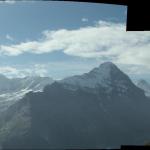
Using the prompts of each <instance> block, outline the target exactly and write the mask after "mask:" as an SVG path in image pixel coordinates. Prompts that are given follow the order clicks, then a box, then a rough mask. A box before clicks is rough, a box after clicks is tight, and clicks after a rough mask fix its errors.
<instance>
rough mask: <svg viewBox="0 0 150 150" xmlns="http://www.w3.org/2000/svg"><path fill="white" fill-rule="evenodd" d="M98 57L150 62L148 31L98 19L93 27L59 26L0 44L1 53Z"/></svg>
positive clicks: (130, 62)
mask: <svg viewBox="0 0 150 150" xmlns="http://www.w3.org/2000/svg"><path fill="white" fill-rule="evenodd" d="M53 51H63V52H64V53H65V54H67V55H71V56H78V57H83V58H100V59H106V60H110V61H113V62H116V63H122V64H135V65H141V64H142V65H146V66H147V65H149V63H150V32H126V27H125V25H124V24H121V23H112V22H105V21H99V22H98V23H97V24H96V25H94V26H87V27H83V28H79V29H76V30H67V29H60V30H54V31H49V30H47V31H44V32H42V37H41V39H38V40H36V41H28V42H21V43H19V44H16V45H0V55H9V56H16V55H20V54H22V53H35V54H41V53H50V52H53Z"/></svg>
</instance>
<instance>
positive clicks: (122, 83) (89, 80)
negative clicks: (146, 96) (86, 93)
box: [60, 62, 137, 93]
mask: <svg viewBox="0 0 150 150" xmlns="http://www.w3.org/2000/svg"><path fill="white" fill-rule="evenodd" d="M60 82H61V83H63V84H65V86H66V87H67V88H70V89H77V88H82V89H86V88H89V89H94V90H95V88H98V89H101V90H105V91H106V92H107V93H108V92H109V91H110V92H112V91H113V89H115V90H117V91H119V92H128V91H132V89H137V87H136V86H135V85H134V84H133V83H132V81H131V80H130V78H129V77H128V76H127V75H126V74H124V73H123V72H122V71H121V70H120V69H119V68H118V67H117V66H116V65H115V64H113V63H112V62H106V63H103V64H101V65H100V66H99V67H97V68H94V69H92V70H91V71H90V72H88V73H84V74H83V75H76V76H72V77H69V78H65V79H64V80H62V81H60Z"/></svg>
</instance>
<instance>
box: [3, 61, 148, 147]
mask: <svg viewBox="0 0 150 150" xmlns="http://www.w3.org/2000/svg"><path fill="white" fill-rule="evenodd" d="M149 108H150V99H149V98H148V97H147V96H145V92H144V90H142V89H141V88H139V87H138V86H136V85H135V84H134V83H133V82H132V81H131V79H130V78H129V77H128V76H127V75H126V74H125V73H123V72H122V71H121V70H120V69H119V68H118V67H117V66H116V65H115V64H113V63H111V62H106V63H103V64H101V65H100V66H99V67H97V68H94V69H93V70H91V71H90V72H88V73H85V74H83V75H77V76H72V77H68V78H65V79H63V80H60V81H55V82H53V83H51V84H50V85H46V86H45V87H44V89H43V91H40V92H33V91H30V92H28V93H27V94H26V95H25V96H24V97H23V98H22V99H20V100H19V101H17V102H15V103H14V104H13V105H11V106H10V107H9V108H8V109H7V110H5V111H4V112H3V114H0V146H1V149H9V148H14V149H21V148H30V149H34V148H35V149H37V148H41V149H42V148H43V149H45V148H49V149H53V148H54V149H56V148H57V149H72V148H74V149H76V148H78V149H79V148H84V149H86V148H88V149H89V148H92V149H93V148H108V147H109V148H110V147H111V148H119V147H120V146H121V145H126V144H128V145H141V144H144V142H147V141H149V140H150V134H149V131H150V119H149V118H150V109H149Z"/></svg>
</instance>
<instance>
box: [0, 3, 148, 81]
mask: <svg viewBox="0 0 150 150" xmlns="http://www.w3.org/2000/svg"><path fill="white" fill-rule="evenodd" d="M126 9H127V8H126V7H125V6H120V5H108V4H94V3H74V2H57V1H56V2H54V1H52V2H50V1H48V2H46V1H45V2H44V1H32V2H15V1H13V2H12V1H11V2H9V1H7V2H1V3H0V22H1V23H0V73H3V74H5V75H6V76H8V77H16V76H17V77H23V76H27V75H40V76H51V77H53V78H54V79H61V78H64V77H67V76H70V75H74V74H82V73H84V72H87V71H89V70H90V69H92V68H93V67H97V66H98V65H99V64H100V63H102V62H105V61H113V62H114V63H116V64H117V65H118V66H119V67H121V69H123V71H125V72H128V73H129V74H130V75H131V76H133V77H135V76H136V77H141V76H144V77H145V76H146V77H148V76H149V70H150V69H149V67H148V65H146V63H148V60H149V57H148V55H147V56H144V55H143V54H139V55H137V56H135V55H134V54H137V51H138V50H139V49H140V48H141V49H144V50H145V52H146V54H147V53H148V48H149V45H150V44H149V37H150V34H149V33H147V32H146V33H145V32H142V33H132V32H131V33H127V32H126V31H125V24H126ZM137 44H139V46H138V48H137ZM131 49H133V50H132V52H131ZM129 50H130V51H129ZM124 52H125V55H124V56H123V55H122V53H124ZM133 56H135V58H134V59H132V58H133ZM137 60H138V62H137ZM143 67H144V68H145V70H144V72H141V68H143ZM142 70H143V69H142ZM135 72H136V74H135Z"/></svg>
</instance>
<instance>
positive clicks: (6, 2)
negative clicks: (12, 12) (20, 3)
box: [0, 0, 16, 4]
mask: <svg viewBox="0 0 150 150" xmlns="http://www.w3.org/2000/svg"><path fill="white" fill-rule="evenodd" d="M15 2H16V1H15V0H4V1H2V0H1V1H0V4H14V3H15Z"/></svg>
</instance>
